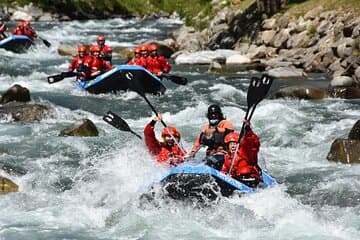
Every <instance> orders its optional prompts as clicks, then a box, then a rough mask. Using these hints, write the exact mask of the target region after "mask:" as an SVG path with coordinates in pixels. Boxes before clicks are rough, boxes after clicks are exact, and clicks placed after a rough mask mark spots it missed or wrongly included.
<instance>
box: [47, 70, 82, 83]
mask: <svg viewBox="0 0 360 240" xmlns="http://www.w3.org/2000/svg"><path fill="white" fill-rule="evenodd" d="M76 75H77V73H76V72H62V73H60V74H57V75H52V76H49V77H48V83H50V84H52V83H56V82H60V81H61V80H63V79H64V78H69V77H75V76H76Z"/></svg>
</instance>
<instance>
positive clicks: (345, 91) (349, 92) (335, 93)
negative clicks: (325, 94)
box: [329, 87, 360, 99]
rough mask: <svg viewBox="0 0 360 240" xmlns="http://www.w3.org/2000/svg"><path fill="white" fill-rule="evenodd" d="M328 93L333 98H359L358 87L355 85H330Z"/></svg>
mask: <svg viewBox="0 0 360 240" xmlns="http://www.w3.org/2000/svg"><path fill="white" fill-rule="evenodd" d="M329 93H330V96H331V97H335V98H345V99H355V98H360V88H356V87H331V88H330V90H329Z"/></svg>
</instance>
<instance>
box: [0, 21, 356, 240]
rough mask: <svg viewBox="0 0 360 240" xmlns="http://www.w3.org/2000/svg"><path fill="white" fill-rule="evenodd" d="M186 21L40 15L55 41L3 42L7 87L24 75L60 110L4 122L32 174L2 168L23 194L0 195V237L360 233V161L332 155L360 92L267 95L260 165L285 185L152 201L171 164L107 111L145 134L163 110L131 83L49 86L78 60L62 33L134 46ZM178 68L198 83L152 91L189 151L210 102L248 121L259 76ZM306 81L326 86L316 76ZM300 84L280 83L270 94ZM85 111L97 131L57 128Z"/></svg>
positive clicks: (257, 118)
mask: <svg viewBox="0 0 360 240" xmlns="http://www.w3.org/2000/svg"><path fill="white" fill-rule="evenodd" d="M180 24H181V22H178V21H175V20H156V21H140V20H121V19H114V20H107V21H86V22H78V21H71V22H65V23H61V24H59V23H35V28H36V29H37V30H38V31H39V34H40V36H41V37H43V38H44V39H47V40H48V41H50V42H51V43H52V46H51V48H50V49H47V48H46V47H45V46H44V45H43V44H42V42H41V41H39V42H38V45H37V48H36V49H34V50H32V51H29V52H28V53H25V54H14V53H11V52H7V51H4V50H1V49H0V91H1V92H4V91H5V90H6V89H8V88H9V87H10V86H12V85H13V84H15V83H18V84H20V85H22V86H24V87H27V88H28V89H29V90H30V92H31V96H32V101H33V102H44V103H47V104H50V105H51V106H52V107H53V110H52V111H51V113H50V114H49V116H47V117H46V118H45V119H44V120H42V121H40V122H34V123H30V124H20V123H15V122H13V121H12V120H11V118H10V117H9V118H5V119H1V124H0V152H1V155H0V162H1V163H7V164H12V165H13V166H14V167H15V168H18V169H24V170H26V171H27V173H26V174H25V175H8V174H7V173H5V172H0V174H1V176H5V177H8V178H10V179H11V180H13V181H14V182H15V183H17V184H18V185H19V187H20V191H19V193H13V194H8V195H2V196H0V239H6V240H11V239H286V240H288V239H297V240H299V239H312V240H320V239H321V240H330V239H349V240H355V239H360V205H359V203H360V177H359V168H360V167H359V166H358V165H344V164H338V163H333V162H328V161H327V160H326V156H327V154H328V152H329V149H330V146H331V143H332V142H333V140H334V139H336V138H345V137H347V134H348V132H349V130H350V129H351V127H352V125H353V124H354V123H355V121H357V120H358V119H359V115H360V110H359V105H360V102H359V101H358V100H352V101H350V100H340V99H325V100H321V101H304V100H301V101H299V100H292V99H281V100H264V101H262V102H261V103H260V104H259V106H258V107H257V109H256V111H255V114H254V117H253V121H252V124H253V128H254V131H255V132H256V133H257V134H258V135H259V136H260V138H261V149H260V157H261V159H262V165H263V167H265V166H264V163H266V169H267V171H268V173H269V174H271V175H272V176H274V177H275V178H276V179H277V180H278V182H279V185H277V186H275V187H273V188H270V189H266V190H262V191H259V192H257V193H254V194H249V195H246V196H242V197H239V196H233V197H230V198H221V199H220V200H219V201H218V202H216V203H214V204H210V206H206V207H201V206H198V205H195V204H192V203H182V202H175V201H171V200H170V201H169V200H162V199H158V200H157V203H156V204H143V203H142V202H141V201H140V200H139V197H140V196H141V194H142V193H143V192H144V191H145V190H146V186H148V185H149V184H150V183H151V182H154V181H155V182H156V181H157V180H158V179H159V178H160V177H161V176H162V174H164V173H166V171H167V169H166V168H164V167H161V166H159V165H157V164H156V163H155V162H154V160H153V159H152V158H151V157H150V156H149V154H148V152H147V149H146V148H145V146H144V143H143V141H141V140H139V139H138V138H136V137H135V136H134V135H131V134H130V133H128V132H121V131H119V130H117V129H115V128H113V127H112V126H110V125H108V124H107V123H105V122H104V121H103V120H102V116H103V114H104V113H106V112H107V111H108V110H112V111H114V112H115V113H117V114H118V115H120V116H121V117H123V118H124V119H125V120H126V121H127V122H128V124H129V125H130V127H131V128H132V129H133V130H134V131H135V132H137V133H139V134H142V130H143V127H144V126H145V124H146V123H147V122H148V121H150V120H151V118H152V117H153V115H154V114H153V113H152V111H151V109H150V108H149V106H148V105H147V103H146V102H145V101H144V100H143V99H142V98H141V97H139V96H138V95H137V94H136V93H134V92H126V93H118V94H116V95H113V94H102V95H91V94H88V93H85V92H83V91H81V90H79V89H77V88H75V85H74V82H73V80H71V79H65V80H63V81H61V82H58V83H56V84H52V85H49V84H48V83H47V80H46V77H47V76H48V75H51V74H56V73H59V72H61V71H66V69H67V66H68V63H69V61H70V58H69V57H63V56H59V55H58V54H57V48H58V46H59V44H60V43H61V42H63V43H69V44H78V43H79V42H80V43H85V44H91V43H94V42H95V37H96V36H97V34H99V33H103V34H104V35H105V36H106V37H107V43H108V44H110V45H112V46H117V47H129V46H130V47H131V46H134V45H136V44H139V43H141V42H142V41H145V40H149V39H159V40H160V39H164V38H166V34H167V33H168V32H169V31H171V30H173V29H176V28H177V27H179V26H180ZM115 58H116V56H115ZM114 62H115V64H120V63H122V62H123V59H115V61H114ZM173 73H174V74H176V75H181V76H185V77H187V78H188V79H189V84H188V85H186V86H179V85H176V84H174V83H172V82H170V81H166V80H165V82H164V84H165V85H166V87H167V91H166V94H165V95H164V96H160V97H157V96H149V100H150V101H151V103H152V104H153V105H154V106H155V107H156V110H158V111H159V112H160V113H162V114H163V116H164V121H165V122H166V123H167V124H169V125H174V126H176V127H177V128H178V129H180V131H181V132H182V136H183V138H182V142H183V145H184V147H185V148H186V149H188V150H189V149H190V148H191V146H192V143H193V140H194V139H195V137H196V135H197V133H198V132H199V131H200V129H201V127H202V125H203V124H205V122H206V118H205V112H206V110H207V106H208V105H209V104H212V103H218V104H220V105H221V106H223V111H224V113H225V115H226V116H227V118H228V119H230V120H231V121H232V122H233V123H234V124H235V125H236V127H237V129H240V127H241V120H242V118H243V116H244V114H245V109H246V89H247V86H248V82H249V79H250V77H251V76H253V75H260V74H261V73H258V72H246V71H242V70H241V69H238V70H235V71H232V72H231V73H227V74H213V73H209V72H207V67H204V66H195V65H191V66H173ZM302 83H306V84H310V85H312V86H320V87H323V88H326V86H327V80H326V79H325V78H324V77H323V76H317V75H310V76H309V77H308V79H306V80H305V81H302ZM291 84H294V83H292V82H286V81H276V82H275V83H274V84H273V87H272V89H271V91H274V90H276V89H279V88H280V87H284V86H288V85H291ZM83 118H89V119H90V120H92V121H93V122H94V123H95V124H96V126H97V128H98V130H99V137H89V138H78V137H59V136H58V135H59V132H60V131H61V130H62V129H64V128H66V127H68V126H69V125H71V124H72V123H74V122H75V121H76V120H78V119H83ZM160 131H161V126H160V125H157V126H156V132H157V134H158V135H159V133H160ZM203 154H204V152H200V153H198V156H201V155H203Z"/></svg>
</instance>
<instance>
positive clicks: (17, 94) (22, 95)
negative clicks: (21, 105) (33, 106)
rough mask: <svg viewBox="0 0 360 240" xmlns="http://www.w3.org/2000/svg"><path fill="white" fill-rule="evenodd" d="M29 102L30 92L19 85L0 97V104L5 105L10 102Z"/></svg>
mask: <svg viewBox="0 0 360 240" xmlns="http://www.w3.org/2000/svg"><path fill="white" fill-rule="evenodd" d="M30 100H31V99H30V91H29V90H28V89H27V88H24V87H22V86H21V85H19V84H15V85H13V86H12V87H10V88H9V89H8V90H6V91H5V93H4V94H3V95H2V96H1V100H0V103H1V104H5V103H8V102H12V101H18V102H28V101H30Z"/></svg>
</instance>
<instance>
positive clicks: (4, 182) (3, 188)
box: [0, 177, 19, 194]
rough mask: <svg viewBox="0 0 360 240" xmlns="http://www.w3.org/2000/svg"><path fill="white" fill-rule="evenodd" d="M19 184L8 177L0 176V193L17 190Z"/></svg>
mask: <svg viewBox="0 0 360 240" xmlns="http://www.w3.org/2000/svg"><path fill="white" fill-rule="evenodd" d="M18 191H19V186H18V185H17V184H15V183H14V182H13V181H11V180H10V179H7V178H5V177H0V194H6V193H10V192H18Z"/></svg>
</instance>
